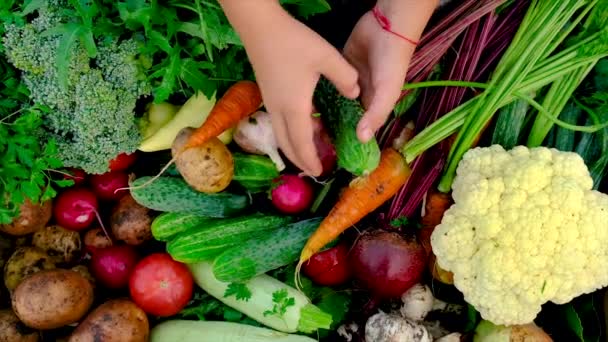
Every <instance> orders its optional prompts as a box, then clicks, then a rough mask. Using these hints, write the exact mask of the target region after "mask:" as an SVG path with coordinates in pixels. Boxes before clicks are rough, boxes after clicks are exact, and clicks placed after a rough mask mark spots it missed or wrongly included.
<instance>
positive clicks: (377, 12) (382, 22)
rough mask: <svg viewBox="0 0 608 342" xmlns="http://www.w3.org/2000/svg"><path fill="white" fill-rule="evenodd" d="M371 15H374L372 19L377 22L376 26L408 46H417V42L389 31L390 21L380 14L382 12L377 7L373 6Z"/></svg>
mask: <svg viewBox="0 0 608 342" xmlns="http://www.w3.org/2000/svg"><path fill="white" fill-rule="evenodd" d="M372 13H373V14H374V17H375V18H376V20H377V21H378V24H380V27H382V29H383V30H385V31H386V32H389V33H392V34H394V35H395V36H397V37H399V38H401V39H403V40H405V41H406V42H408V43H410V44H413V45H418V42H417V41H415V40H413V39H410V38H408V37H406V36H404V35H401V34H400V33H398V32H395V31H393V30H392V29H391V21H390V20H389V19H388V18H387V17H386V16H385V15H384V14H382V12H380V8H378V5H376V6H374V9H372Z"/></svg>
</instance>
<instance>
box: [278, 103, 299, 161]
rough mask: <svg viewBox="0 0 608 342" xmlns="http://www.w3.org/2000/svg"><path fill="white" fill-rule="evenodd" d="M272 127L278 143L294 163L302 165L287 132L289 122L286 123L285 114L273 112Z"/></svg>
mask: <svg viewBox="0 0 608 342" xmlns="http://www.w3.org/2000/svg"><path fill="white" fill-rule="evenodd" d="M271 115H272V129H273V131H274V135H275V139H276V141H277V145H278V146H279V148H280V149H281V151H282V152H283V154H285V156H286V157H287V159H289V160H290V161H291V162H292V163H293V164H294V165H296V166H297V167H300V165H301V163H300V162H299V161H298V159H297V157H296V154H295V153H294V150H293V147H292V146H291V142H290V140H289V136H288V132H287V124H286V123H285V119H284V116H283V115H281V114H280V113H276V112H274V113H272V114H271Z"/></svg>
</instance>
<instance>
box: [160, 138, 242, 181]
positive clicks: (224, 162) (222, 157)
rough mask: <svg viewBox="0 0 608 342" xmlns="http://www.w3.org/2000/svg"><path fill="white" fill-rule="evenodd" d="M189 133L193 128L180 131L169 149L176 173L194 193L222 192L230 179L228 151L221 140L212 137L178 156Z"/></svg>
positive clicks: (231, 160)
mask: <svg viewBox="0 0 608 342" xmlns="http://www.w3.org/2000/svg"><path fill="white" fill-rule="evenodd" d="M192 132H194V129H193V128H190V127H188V128H184V129H182V130H181V131H180V132H179V134H178V135H177V137H175V140H174V141H173V146H172V147H171V154H172V155H173V157H174V158H175V166H177V169H178V170H179V173H180V174H181V175H182V177H183V178H184V180H185V181H186V183H188V184H189V185H190V186H191V187H192V188H194V189H195V190H197V191H200V192H204V193H216V192H220V191H222V190H224V189H226V187H228V185H229V184H230V182H231V181H232V177H233V176H234V159H233V158H232V154H231V153H230V150H228V147H226V145H224V143H222V142H221V140H219V139H218V138H212V139H210V140H209V141H208V142H206V143H204V144H202V145H200V146H197V147H193V148H189V149H187V150H185V151H183V152H181V153H178V151H181V149H182V147H183V146H184V145H185V144H186V141H187V140H188V138H189V137H190V135H192Z"/></svg>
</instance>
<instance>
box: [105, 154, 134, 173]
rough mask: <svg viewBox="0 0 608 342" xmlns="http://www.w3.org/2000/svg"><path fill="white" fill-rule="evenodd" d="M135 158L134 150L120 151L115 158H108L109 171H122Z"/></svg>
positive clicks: (131, 163)
mask: <svg viewBox="0 0 608 342" xmlns="http://www.w3.org/2000/svg"><path fill="white" fill-rule="evenodd" d="M136 159H137V154H136V152H133V153H121V154H119V155H117V156H116V158H114V159H112V160H110V171H123V170H126V169H128V168H129V167H131V165H133V163H135V160H136Z"/></svg>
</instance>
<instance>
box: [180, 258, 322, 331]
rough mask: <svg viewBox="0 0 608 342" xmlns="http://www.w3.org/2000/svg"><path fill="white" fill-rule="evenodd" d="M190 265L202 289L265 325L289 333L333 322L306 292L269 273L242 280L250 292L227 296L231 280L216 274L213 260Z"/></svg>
mask: <svg viewBox="0 0 608 342" xmlns="http://www.w3.org/2000/svg"><path fill="white" fill-rule="evenodd" d="M188 268H189V269H190V272H192V276H193V277H194V281H195V282H196V284H197V285H198V286H200V287H201V289H203V290H204V291H205V292H207V293H208V294H210V295H211V296H213V297H215V298H216V299H218V300H219V301H221V302H222V303H224V304H226V305H228V306H229V307H231V308H233V309H235V310H237V311H240V312H242V313H243V314H245V315H247V316H249V317H250V318H251V319H254V320H256V321H257V322H259V323H261V324H263V325H265V326H268V327H270V328H273V329H276V330H279V331H282V332H286V333H295V332H298V331H299V332H303V333H306V334H309V333H313V332H315V331H317V330H318V329H329V328H330V326H331V323H332V317H331V315H330V314H328V313H326V312H323V311H322V310H321V309H319V308H318V307H317V306H315V305H313V304H312V303H311V302H310V299H308V297H306V295H305V294H304V293H303V292H301V291H298V290H296V289H295V288H293V287H291V286H289V285H287V284H284V283H282V282H280V281H278V280H277V279H275V278H273V277H270V276H268V275H266V274H262V275H259V276H257V277H255V278H253V279H251V280H249V281H248V282H246V283H243V284H239V285H240V286H241V287H243V288H246V289H247V290H248V296H247V297H246V298H240V299H237V296H234V295H229V296H226V290H228V289H229V287H230V285H231V283H226V282H222V281H220V280H218V279H217V278H215V276H214V275H213V269H212V266H211V264H210V263H208V262H201V263H197V264H190V265H188ZM277 300H279V302H280V303H283V304H284V303H285V302H289V303H290V305H280V306H281V307H280V308H278V307H277V304H280V303H277ZM277 309H278V310H277Z"/></svg>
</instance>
